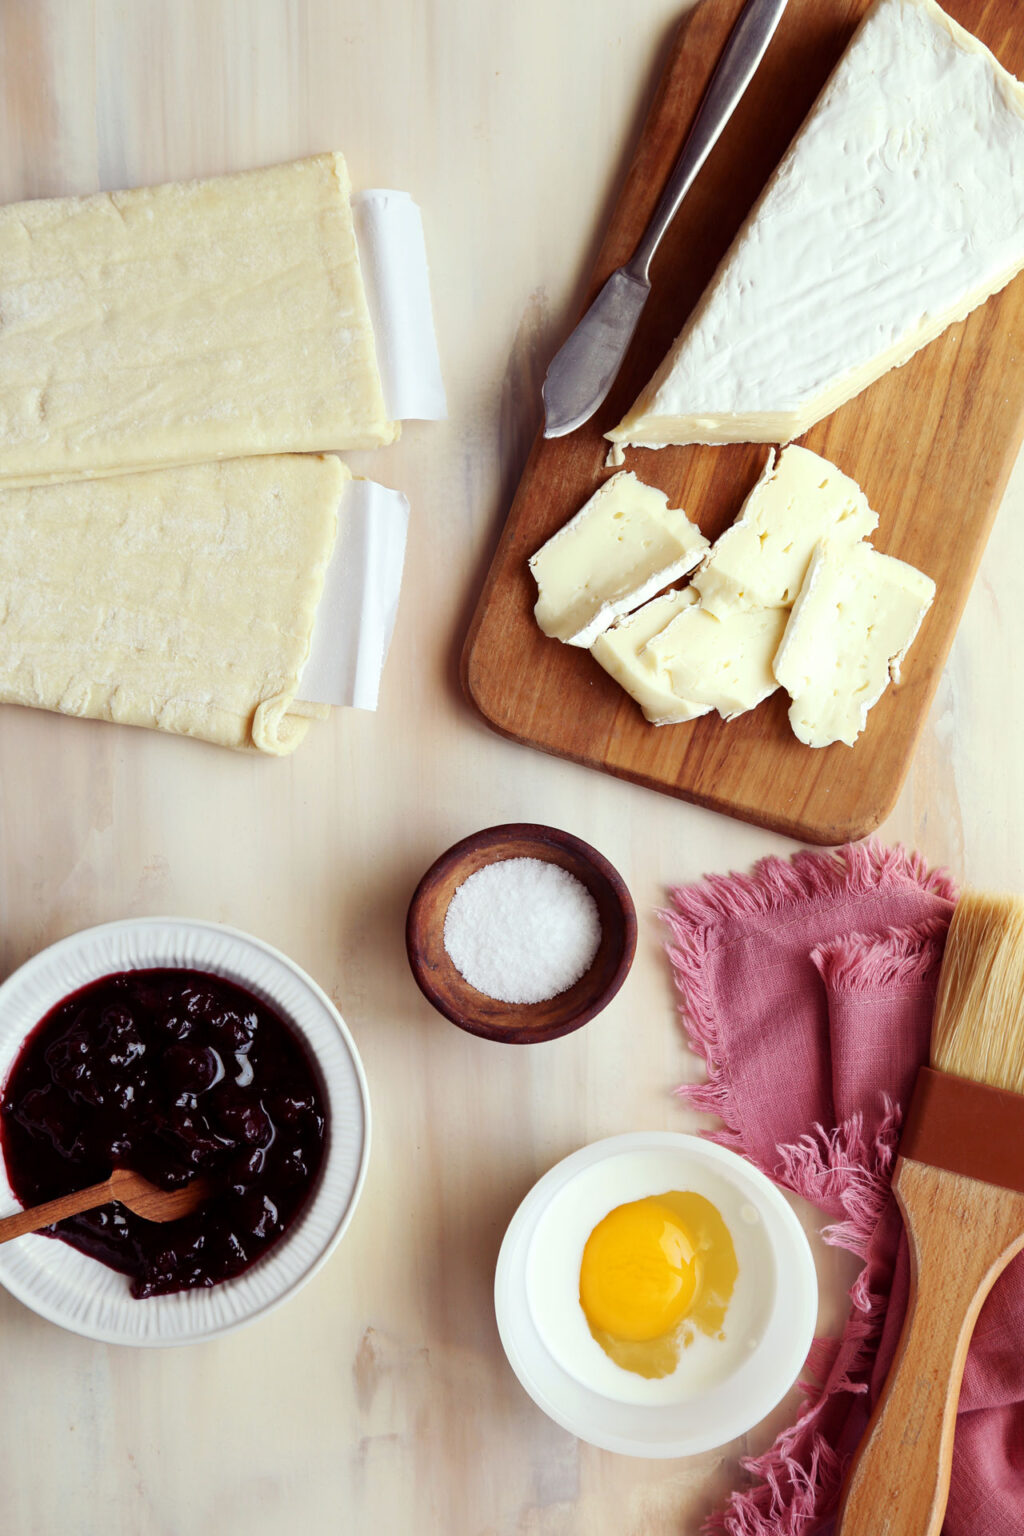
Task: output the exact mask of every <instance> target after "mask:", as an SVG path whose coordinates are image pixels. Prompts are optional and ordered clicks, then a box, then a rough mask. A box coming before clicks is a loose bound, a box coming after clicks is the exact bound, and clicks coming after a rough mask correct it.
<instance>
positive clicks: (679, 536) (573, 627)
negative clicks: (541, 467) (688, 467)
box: [530, 473, 710, 646]
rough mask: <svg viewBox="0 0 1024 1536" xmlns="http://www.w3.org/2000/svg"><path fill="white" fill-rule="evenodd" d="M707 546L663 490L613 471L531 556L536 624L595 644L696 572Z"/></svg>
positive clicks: (563, 636)
mask: <svg viewBox="0 0 1024 1536" xmlns="http://www.w3.org/2000/svg"><path fill="white" fill-rule="evenodd" d="M709 547H710V546H709V544H708V540H707V539H706V538H705V537H704V535H703V534H702V533H701V531H700V529H699V528H697V527H696V526H695V524H693V523H691V522H690V520H689V518H688V517H687V515H686V513H685V512H683V511H681V510H679V509H678V508H674V507H670V506H669V504H668V497H667V496H666V495H665V493H664V491H659V490H657V489H656V488H655V487H654V486H653V485H645V484H644V483H643V482H642V481H641V480H638V479H637V478H636V476H635V475H633V474H630V473H624V474H620V475H613V476H612V477H611V479H610V480H606V481H605V483H604V485H602V486H601V487H600V489H599V490H597V491H595V493H594V495H593V496H591V498H590V500H589V501H588V502H587V503H586V505H585V506H584V507H582V508H581V509H580V511H579V512H577V513H576V516H575V517H573V518H570V520H569V522H567V523H566V525H565V527H564V528H560V529H559V530H558V532H557V533H556V534H553V535H552V537H551V538H550V539H548V541H547V543H546V544H545V545H544V546H543V547H542V548H541V549H539V550H538V551H537V553H536V554H535V555H533V556H532V557H531V559H530V569H531V571H532V572H533V574H534V576H535V578H536V581H537V593H538V595H537V605H536V607H535V609H534V613H535V615H536V619H537V623H538V624H539V625H540V627H541V629H542V630H543V631H544V633H545V634H546V635H551V636H553V637H554V638H555V639H557V640H564V641H565V642H566V644H568V645H582V646H591V645H593V643H594V641H595V640H596V639H597V637H598V635H599V634H601V633H602V632H603V631H604V630H606V629H607V628H608V626H609V625H610V624H611V623H612V622H613V621H614V620H615V619H617V618H618V617H619V615H620V614H622V613H629V612H630V611H631V610H632V609H634V608H639V607H640V606H641V604H643V603H645V602H646V601H647V599H648V598H649V597H653V596H654V595H655V593H657V592H660V591H661V589H662V587H667V586H668V585H669V583H670V582H673V581H675V580H676V579H677V578H678V577H680V576H685V575H686V574H687V572H688V571H692V570H693V569H694V567H695V566H697V565H699V564H700V562H701V561H702V560H703V558H704V556H705V554H706V553H707V550H708V548H709Z"/></svg>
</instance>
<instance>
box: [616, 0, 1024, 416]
mask: <svg viewBox="0 0 1024 1536" xmlns="http://www.w3.org/2000/svg"><path fill="white" fill-rule="evenodd" d="M1022 267H1024V86H1022V85H1021V83H1020V82H1019V81H1018V80H1016V79H1015V78H1014V77H1013V76H1012V75H1011V74H1009V73H1008V71H1007V70H1005V69H1004V68H1003V67H1002V66H1001V65H1000V64H999V62H998V61H997V60H996V59H995V58H994V57H993V55H992V54H991V53H990V52H989V51H988V49H987V48H985V47H983V46H982V44H981V43H979V42H978V41H977V39H976V38H974V37H972V36H971V34H970V33H969V32H965V31H964V29H963V28H962V27H960V26H958V25H957V23H956V22H954V21H952V20H951V19H950V18H949V17H948V16H946V15H945V13H944V12H943V11H942V10H940V8H939V7H938V6H937V5H936V4H934V3H933V0H877V3H876V4H875V5H874V7H873V8H872V9H871V10H870V11H869V12H868V14H867V16H866V17H865V19H864V21H863V23H862V24H861V26H860V28H859V29H858V31H857V32H856V33H855V35H854V37H853V40H852V42H851V43H850V45H849V47H848V48H847V50H846V52H845V53H844V55H843V57H842V58H841V60H840V61H839V64H838V66H837V67H836V69H835V71H834V72H833V74H832V76H831V78H830V79H829V81H828V83H827V84H826V86H825V89H824V91H823V92H822V94H821V96H819V98H818V101H817V103H816V104H815V106H814V107H813V109H812V111H811V113H810V116H809V117H808V118H807V119H806V121H805V122H804V125H803V127H802V128H801V129H800V132H799V133H798V135H797V137H796V138H795V139H794V141H793V143H792V144H791V146H790V148H789V150H788V151H787V153H786V155H785V157H784V159H783V160H782V162H781V164H780V165H779V167H778V169H777V170H776V172H775V174H774V176H773V177H772V179H771V180H770V181H769V183H768V185H767V187H766V188H765V191H764V192H763V194H762V196H761V198H760V200H759V201H758V203H757V205H756V206H755V208H754V210H753V212H752V213H751V215H750V217H749V218H748V220H747V222H746V223H745V224H744V226H743V227H742V228H741V230H740V232H739V234H738V235H737V237H736V239H735V241H734V242H733V244H732V246H731V248H730V249H729V251H728V252H727V253H726V256H725V258H724V259H723V261H722V263H721V265H720V266H719V268H718V271H717V273H716V274H715V276H714V278H713V279H712V282H711V284H710V286H709V288H708V289H707V291H706V292H705V294H704V296H703V298H702V299H701V301H700V303H699V304H698V306H697V308H696V310H695V311H694V312H693V314H692V316H691V318H690V320H689V321H688V322H687V324H686V326H685V327H684V329H683V331H682V332H681V333H680V335H679V336H678V338H677V339H676V342H675V344H674V345H673V347H672V348H671V350H670V352H669V354H668V356H667V357H666V358H665V361H664V362H663V363H662V365H661V367H660V368H659V370H658V372H657V373H656V374H655V376H654V378H653V379H652V380H651V382H650V384H649V385H648V386H647V388H646V389H645V390H644V391H643V393H642V394H641V395H640V398H639V399H638V400H637V402H636V404H635V405H634V406H633V408H632V410H630V411H629V413H628V414H627V415H626V417H625V418H624V419H623V421H622V422H621V423H620V424H619V425H618V426H617V427H616V428H615V429H614V430H613V431H611V432H609V433H608V437H609V438H610V439H611V440H612V441H613V442H617V443H637V444H648V445H651V446H658V445H660V444H663V443H728V442H786V441H788V440H789V439H791V438H794V437H798V436H799V435H800V434H801V433H802V432H805V431H806V430H807V428H808V427H809V426H811V424H812V423H813V422H816V421H818V420H820V419H821V417H823V416H826V415H828V414H829V412H831V411H834V410H835V409H836V408H837V407H838V406H840V405H842V404H843V402H844V401H846V400H849V399H850V398H851V397H852V396H853V395H856V394H858V393H859V392H860V391H861V390H862V389H865V388H866V387H867V385H869V384H871V383H872V382H873V381H874V380H875V379H877V378H879V377H880V376H881V375H882V374H884V373H886V372H887V371H888V370H889V369H890V368H893V367H896V366H898V365H899V364H901V363H904V362H906V361H907V359H908V358H909V357H910V356H911V355H912V354H913V353H914V352H916V351H917V350H918V348H919V347H923V346H924V345H925V344H926V343H927V342H929V341H931V340H933V338H934V337H936V336H938V335H939V334H940V332H941V331H943V330H945V328H946V326H948V325H950V324H951V323H952V322H953V321H956V320H961V319H963V318H964V316H965V315H967V314H968V313H969V312H970V311H971V310H972V309H974V308H975V307H976V305H978V304H981V303H983V302H984V300H985V299H987V298H988V297H989V295H990V294H992V293H995V292H996V291H997V290H998V289H1000V288H1002V287H1003V286H1004V285H1005V284H1006V283H1007V282H1009V280H1010V278H1011V277H1013V275H1014V274H1015V273H1016V272H1018V271H1019V270H1020V269H1021V268H1022Z"/></svg>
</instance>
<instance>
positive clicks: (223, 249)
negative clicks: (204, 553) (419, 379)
mask: <svg viewBox="0 0 1024 1536" xmlns="http://www.w3.org/2000/svg"><path fill="white" fill-rule="evenodd" d="M349 192H350V186H349V179H348V172H347V170H346V167H345V162H344V160H343V158H342V156H341V155H340V154H323V155H316V156H314V157H312V158H311V159H308V160H296V161H293V162H291V163H290V164H286V165H276V166H270V167H268V168H266V169H263V170H256V171H244V172H241V173H240V174H238V175H232V176H218V177H214V178H212V179H209V180H205V181H190V182H171V183H168V184H167V185H165V186H158V187H140V188H138V189H136V190H135V191H131V192H113V193H107V192H102V193H97V194H95V195H94V196H91V197H62V198H52V199H44V200H40V201H36V202H27V203H15V204H11V205H9V206H8V207H4V208H0V482H4V483H6V484H9V485H17V484H25V483H28V482H31V481H36V480H41V479H46V478H52V479H69V478H74V477H78V476H86V477H90V476H96V475H106V474H114V473H117V472H118V471H123V470H128V469H150V468H157V467H160V466H165V465H172V464H198V463H201V462H203V461H205V460H209V459H225V458H234V457H236V456H242V455H246V454H263V453H283V452H297V451H315V452H319V451H321V450H324V449H330V448H374V447H377V446H379V445H380V444H383V443H389V442H392V441H393V440H394V439H395V438H396V437H397V436H398V427H397V426H396V425H395V423H394V422H391V421H389V420H388V418H387V412H386V410H385V406H384V396H383V393H382V390H381V380H380V372H379V369H378V366H377V354H376V350H375V346H374V337H373V328H372V325H371V322H370V315H369V311H368V309H367V304H366V295H365V292H364V289H363V279H362V275H361V272H360V268H359V255H358V250H357V247H356V239H355V232H354V229H353V224H352V211H351V207H350V204H349Z"/></svg>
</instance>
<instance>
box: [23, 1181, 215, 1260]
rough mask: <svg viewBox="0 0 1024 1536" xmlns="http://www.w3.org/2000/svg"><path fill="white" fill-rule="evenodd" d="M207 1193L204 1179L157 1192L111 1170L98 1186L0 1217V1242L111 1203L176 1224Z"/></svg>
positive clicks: (145, 1218)
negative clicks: (115, 1202)
mask: <svg viewBox="0 0 1024 1536" xmlns="http://www.w3.org/2000/svg"><path fill="white" fill-rule="evenodd" d="M209 1193H210V1183H209V1180H208V1179H193V1180H192V1181H191V1183H189V1184H186V1185H185V1187H184V1188H183V1189H158V1188H157V1186H156V1185H155V1184H151V1183H150V1182H149V1180H148V1179H144V1178H143V1177H142V1174H141V1173H134V1172H133V1171H132V1170H131V1169H130V1168H115V1169H114V1171H113V1173H112V1174H111V1175H110V1178H109V1179H104V1180H103V1183H102V1184H90V1186H89V1188H88V1189H79V1190H75V1192H74V1193H73V1194H70V1195H59V1196H58V1197H57V1199H56V1200H47V1201H45V1202H44V1203H43V1204H42V1205H32V1206H29V1208H28V1210H26V1211H18V1212H17V1214H16V1215H14V1216H4V1217H3V1218H0V1243H9V1242H10V1241H11V1239H12V1238H15V1237H23V1236H24V1234H25V1233H26V1232H38V1231H39V1229H40V1227H48V1226H50V1225H51V1223H52V1222H55V1221H63V1220H64V1218H65V1216H77V1215H78V1214H79V1213H80V1212H81V1211H92V1210H95V1209H96V1207H97V1206H99V1205H109V1204H110V1201H111V1200H119V1201H120V1203H121V1204H122V1205H125V1206H127V1207H128V1209H129V1210H130V1211H132V1212H133V1213H134V1214H135V1215H136V1216H141V1217H143V1219H144V1220H145V1221H177V1220H178V1218H179V1217H181V1216H189V1215H191V1213H192V1212H193V1211H194V1210H195V1208H196V1206H197V1205H199V1204H200V1202H201V1201H203V1200H205V1199H206V1197H207V1195H208V1194H209Z"/></svg>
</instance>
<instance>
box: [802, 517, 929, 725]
mask: <svg viewBox="0 0 1024 1536" xmlns="http://www.w3.org/2000/svg"><path fill="white" fill-rule="evenodd" d="M934 596H935V583H934V581H932V579H931V577H930V576H925V575H924V574H923V573H922V572H921V571H919V570H917V569H916V568H915V567H914V566H912V565H907V563H906V562H905V561H903V560H897V559H895V558H894V557H893V556H892V555H883V554H880V553H879V552H878V550H877V549H873V548H872V546H871V545H870V544H855V545H854V546H853V548H852V549H850V548H849V547H845V546H837V545H833V544H831V543H829V542H825V543H823V544H820V545H819V546H818V548H817V549H816V550H815V552H814V555H813V557H812V559H811V563H810V566H809V568H808V571H807V576H806V578H805V580H804V584H803V587H802V588H801V591H800V595H799V597H798V598H797V600H796V603H795V604H794V606H793V612H792V616H791V617H790V621H789V624H788V625H787V627H786V633H785V635H784V637H783V640H782V644H781V645H780V647H779V653H778V655H777V656H776V658H775V676H776V677H777V678H778V680H779V682H780V683H781V684H782V686H783V687H784V688H785V689H786V691H787V692H788V693H789V695H790V698H791V699H792V700H793V704H792V707H791V708H790V711H789V720H790V724H791V725H792V727H793V730H794V731H795V732H796V734H797V736H798V737H799V738H800V740H801V741H803V742H806V744H807V745H808V746H809V747H827V746H829V745H830V744H831V743H832V742H834V741H845V742H846V744H847V746H849V747H852V746H853V744H854V742H855V741H856V740H857V737H858V736H859V735H860V733H861V731H862V730H863V729H864V726H865V725H866V724H867V717H868V710H869V709H870V708H871V706H872V705H873V704H876V703H877V702H878V700H879V699H880V698H881V696H882V694H883V693H884V692H885V689H886V688H887V686H888V684H889V681H890V679H892V681H893V682H899V666H900V662H901V661H902V660H903V657H904V656H905V655H906V653H907V651H908V650H909V649H910V646H911V644H912V642H913V640H914V636H915V635H916V634H917V632H918V630H919V629H920V627H921V620H922V619H923V618H924V616H925V614H926V613H927V612H928V609H929V608H930V607H931V603H932V599H933V597H934Z"/></svg>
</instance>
